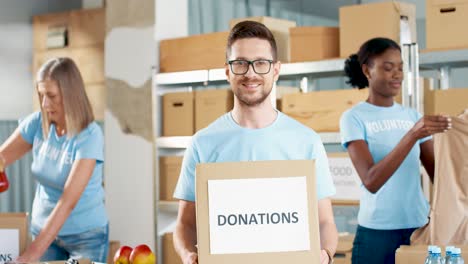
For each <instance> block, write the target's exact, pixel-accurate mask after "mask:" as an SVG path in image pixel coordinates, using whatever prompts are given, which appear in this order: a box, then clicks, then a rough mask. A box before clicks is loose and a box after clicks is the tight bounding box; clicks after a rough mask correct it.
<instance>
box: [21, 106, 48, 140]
mask: <svg viewBox="0 0 468 264" xmlns="http://www.w3.org/2000/svg"><path fill="white" fill-rule="evenodd" d="M41 123H42V120H41V112H35V113H32V114H30V115H28V116H27V117H25V118H24V119H22V120H20V121H19V126H18V128H19V132H20V134H21V136H22V137H23V139H24V140H26V142H28V143H29V144H33V142H34V136H35V135H36V133H37V130H38V129H42V124H41Z"/></svg>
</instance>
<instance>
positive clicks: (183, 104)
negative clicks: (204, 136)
mask: <svg viewBox="0 0 468 264" xmlns="http://www.w3.org/2000/svg"><path fill="white" fill-rule="evenodd" d="M162 101H163V127H162V128H163V130H162V135H163V136H191V135H193V127H194V114H193V93H192V92H177V93H167V94H164V95H163V99H162Z"/></svg>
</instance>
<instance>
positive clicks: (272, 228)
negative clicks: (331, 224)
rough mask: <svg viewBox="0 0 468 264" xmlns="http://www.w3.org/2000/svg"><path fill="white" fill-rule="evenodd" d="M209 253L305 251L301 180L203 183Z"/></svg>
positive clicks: (306, 239)
mask: <svg viewBox="0 0 468 264" xmlns="http://www.w3.org/2000/svg"><path fill="white" fill-rule="evenodd" d="M208 203H209V204H208V208H209V219H210V253H211V254H241V253H264V252H288V251H306V250H310V234H309V209H308V207H307V204H308V197H307V184H306V177H284V178H262V179H232V180H209V181H208Z"/></svg>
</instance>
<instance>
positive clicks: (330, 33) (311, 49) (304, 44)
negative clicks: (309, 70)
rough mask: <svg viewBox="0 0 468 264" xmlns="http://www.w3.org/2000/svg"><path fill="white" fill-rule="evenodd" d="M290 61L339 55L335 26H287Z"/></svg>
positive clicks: (337, 30) (312, 59) (337, 32)
mask: <svg viewBox="0 0 468 264" xmlns="http://www.w3.org/2000/svg"><path fill="white" fill-rule="evenodd" d="M289 34H290V45H291V62H302V61H314V60H323V59H329V58H337V57H339V56H340V42H339V37H340V36H339V29H338V28H337V27H293V28H289Z"/></svg>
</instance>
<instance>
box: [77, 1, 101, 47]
mask: <svg viewBox="0 0 468 264" xmlns="http://www.w3.org/2000/svg"><path fill="white" fill-rule="evenodd" d="M70 26H71V27H70V47H72V48H83V47H87V46H94V45H97V44H103V43H104V41H105V37H106V27H105V26H106V9H105V8H97V9H83V10H75V11H71V12H70Z"/></svg>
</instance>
